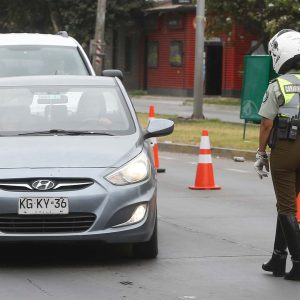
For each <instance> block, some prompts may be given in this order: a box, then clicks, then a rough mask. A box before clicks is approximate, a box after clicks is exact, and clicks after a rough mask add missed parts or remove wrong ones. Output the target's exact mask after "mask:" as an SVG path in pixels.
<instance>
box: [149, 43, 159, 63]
mask: <svg viewBox="0 0 300 300" xmlns="http://www.w3.org/2000/svg"><path fill="white" fill-rule="evenodd" d="M147 66H148V68H157V67H158V42H152V41H150V42H149V43H148V61H147Z"/></svg>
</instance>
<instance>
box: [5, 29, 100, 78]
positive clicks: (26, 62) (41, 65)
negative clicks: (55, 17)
mask: <svg viewBox="0 0 300 300" xmlns="http://www.w3.org/2000/svg"><path fill="white" fill-rule="evenodd" d="M28 75H95V72H94V70H93V67H92V65H91V63H90V61H89V59H88V57H87V55H86V54H85V52H84V50H83V48H82V47H81V45H80V44H79V43H78V42H77V41H76V40H75V39H74V38H72V37H70V36H68V34H67V32H65V31H61V32H59V33H58V34H56V35H53V34H39V33H7V34H0V77H11V76H28Z"/></svg>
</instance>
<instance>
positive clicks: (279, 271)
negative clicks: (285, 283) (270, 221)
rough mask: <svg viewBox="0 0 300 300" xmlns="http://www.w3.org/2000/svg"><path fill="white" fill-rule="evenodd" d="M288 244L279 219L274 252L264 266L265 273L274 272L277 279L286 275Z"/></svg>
mask: <svg viewBox="0 0 300 300" xmlns="http://www.w3.org/2000/svg"><path fill="white" fill-rule="evenodd" d="M286 248H287V244H286V241H285V237H284V234H283V231H282V227H281V223H280V221H279V218H278V217H277V224H276V234H275V242H274V251H273V254H272V257H271V259H270V260H269V261H268V262H266V263H264V264H263V265H262V269H263V270H264V271H268V272H273V276H275V277H283V276H284V275H285V266H286V257H287V251H286Z"/></svg>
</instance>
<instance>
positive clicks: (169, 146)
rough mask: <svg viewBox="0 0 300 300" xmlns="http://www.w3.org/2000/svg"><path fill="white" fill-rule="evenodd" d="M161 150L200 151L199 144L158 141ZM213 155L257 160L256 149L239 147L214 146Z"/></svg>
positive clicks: (188, 152)
mask: <svg viewBox="0 0 300 300" xmlns="http://www.w3.org/2000/svg"><path fill="white" fill-rule="evenodd" d="M158 147H159V150H161V151H167V152H179V153H187V154H195V155H198V153H199V146H196V145H187V144H173V143H158ZM211 150H212V155H213V156H215V157H216V156H218V157H224V158H230V159H233V157H235V156H237V157H244V158H245V160H250V161H254V160H255V154H256V152H255V151H247V150H239V149H229V148H219V147H212V148H211Z"/></svg>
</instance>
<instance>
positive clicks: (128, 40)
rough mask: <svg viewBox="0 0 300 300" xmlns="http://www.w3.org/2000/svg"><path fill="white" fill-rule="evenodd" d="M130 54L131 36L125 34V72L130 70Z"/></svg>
mask: <svg viewBox="0 0 300 300" xmlns="http://www.w3.org/2000/svg"><path fill="white" fill-rule="evenodd" d="M131 55H132V38H131V36H127V37H126V38H125V66H124V70H125V72H130V71H131Z"/></svg>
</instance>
